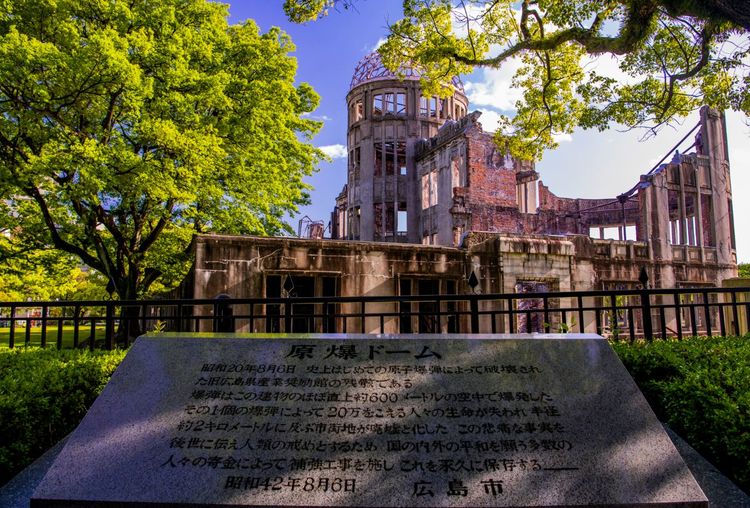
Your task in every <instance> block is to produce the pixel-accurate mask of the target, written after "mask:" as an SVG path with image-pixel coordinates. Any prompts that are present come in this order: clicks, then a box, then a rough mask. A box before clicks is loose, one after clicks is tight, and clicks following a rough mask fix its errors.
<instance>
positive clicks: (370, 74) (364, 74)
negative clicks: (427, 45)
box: [349, 51, 464, 93]
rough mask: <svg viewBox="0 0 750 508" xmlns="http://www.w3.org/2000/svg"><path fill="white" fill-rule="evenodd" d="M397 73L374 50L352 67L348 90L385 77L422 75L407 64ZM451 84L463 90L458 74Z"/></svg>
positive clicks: (400, 77)
mask: <svg viewBox="0 0 750 508" xmlns="http://www.w3.org/2000/svg"><path fill="white" fill-rule="evenodd" d="M399 74H401V75H400V76H398V75H396V74H395V73H393V72H391V71H390V70H389V69H388V68H386V66H385V65H383V62H382V60H381V59H380V55H379V54H378V52H377V51H374V52H372V53H370V54H369V55H367V56H365V57H364V58H362V60H360V61H359V63H358V64H357V67H356V68H355V69H354V74H353V75H352V81H351V83H350V84H349V90H351V89H353V88H354V87H356V86H359V85H361V84H363V83H369V82H371V81H378V80H386V79H399V80H414V81H418V80H419V79H421V77H422V74H421V73H420V72H419V71H418V70H416V69H414V68H412V67H408V66H403V67H401V69H400V72H399ZM451 84H452V85H453V86H454V87H455V89H456V90H457V91H459V92H461V93H463V92H464V84H463V83H462V82H461V79H460V78H459V77H458V76H453V78H452V80H451Z"/></svg>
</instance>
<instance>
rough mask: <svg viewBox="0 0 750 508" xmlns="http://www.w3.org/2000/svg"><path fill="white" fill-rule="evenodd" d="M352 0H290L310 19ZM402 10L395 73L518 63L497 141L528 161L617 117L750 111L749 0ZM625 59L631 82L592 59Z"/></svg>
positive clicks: (628, 122) (445, 2) (432, 75)
mask: <svg viewBox="0 0 750 508" xmlns="http://www.w3.org/2000/svg"><path fill="white" fill-rule="evenodd" d="M355 3H356V1H355V0H286V2H285V6H284V7H285V10H286V13H287V15H288V16H289V18H290V19H292V20H293V21H297V22H305V21H310V20H313V19H316V18H317V17H319V16H322V15H325V14H326V13H327V12H328V10H329V9H330V8H331V7H338V6H341V7H344V8H348V7H351V6H353V5H354V4H355ZM403 6H404V8H403V10H404V18H403V19H402V20H400V21H397V22H396V23H394V24H392V25H391V26H390V35H389V37H388V40H387V42H386V43H385V44H384V45H382V46H381V47H380V48H379V52H380V54H381V57H382V60H383V62H384V63H385V65H386V66H387V67H388V68H390V69H391V70H393V71H394V72H397V71H398V69H399V67H401V66H402V65H404V64H405V63H406V64H408V65H411V66H414V67H416V68H417V69H418V70H419V71H420V72H421V73H422V75H423V76H424V79H423V87H424V89H425V93H426V94H433V93H436V92H437V93H441V94H442V95H446V94H448V93H450V90H448V89H446V88H445V85H444V83H450V80H449V79H447V78H449V77H451V76H453V75H457V74H465V73H469V72H471V71H472V70H473V69H474V68H475V67H489V68H499V67H501V66H503V65H507V64H508V63H509V62H510V61H511V60H515V62H516V63H517V64H519V69H518V71H517V72H516V74H515V76H514V80H513V84H514V86H516V87H519V88H520V89H522V91H523V98H522V99H521V100H520V101H518V102H517V103H516V114H515V116H514V117H512V118H510V117H504V118H503V119H502V121H501V129H500V130H499V132H498V135H497V141H498V143H499V144H500V145H501V146H507V147H508V148H509V149H510V151H511V153H512V154H514V155H516V156H519V157H521V158H525V159H540V158H541V156H542V153H543V151H544V150H545V149H547V148H554V147H555V146H557V145H556V143H555V135H557V134H563V133H571V132H572V131H573V129H574V128H575V127H583V128H597V129H600V130H603V129H605V128H607V126H608V125H610V123H611V122H617V123H619V124H621V125H625V126H627V127H647V128H650V129H652V130H656V129H658V128H659V127H661V126H663V125H666V124H669V123H670V122H673V121H674V120H676V119H679V118H682V117H684V116H685V115H687V114H688V113H690V112H691V111H693V110H695V109H697V108H698V107H699V106H701V105H703V104H708V105H710V106H713V107H716V108H720V109H728V108H732V109H734V110H738V111H742V112H744V113H745V114H748V113H750V88H749V87H750V73H748V65H749V63H748V62H749V61H750V36H749V34H750V3H749V2H747V1H746V0H700V1H696V0H522V1H521V2H517V1H514V0H404V2H403ZM602 54H609V55H614V56H616V57H618V62H619V68H620V70H621V71H622V73H624V75H625V77H626V79H625V80H624V81H623V80H617V79H613V78H612V77H611V76H604V75H600V74H597V72H596V66H595V65H590V64H591V59H592V58H593V57H597V56H599V55H602Z"/></svg>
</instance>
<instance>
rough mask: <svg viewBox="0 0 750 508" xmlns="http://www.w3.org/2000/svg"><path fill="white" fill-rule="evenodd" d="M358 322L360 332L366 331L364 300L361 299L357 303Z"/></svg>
mask: <svg viewBox="0 0 750 508" xmlns="http://www.w3.org/2000/svg"><path fill="white" fill-rule="evenodd" d="M359 322H360V326H359V329H360V332H361V333H366V332H365V301H364V300H362V301H361V302H360V303H359Z"/></svg>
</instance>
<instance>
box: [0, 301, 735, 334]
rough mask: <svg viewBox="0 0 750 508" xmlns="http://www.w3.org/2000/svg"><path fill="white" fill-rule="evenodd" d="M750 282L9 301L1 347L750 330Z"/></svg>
mask: <svg viewBox="0 0 750 508" xmlns="http://www.w3.org/2000/svg"><path fill="white" fill-rule="evenodd" d="M749 321H750V288H715V287H703V288H681V289H636V290H618V291H577V292H556V293H551V292H550V293H511V294H486V295H479V294H468V295H419V296H415V295H412V296H373V297H311V298H292V297H288V298H221V299H214V300H210V299H203V300H142V301H141V300H139V301H114V300H113V301H68V302H5V303H2V302H0V347H5V346H7V347H10V348H13V347H16V346H19V345H24V346H28V345H34V346H41V347H46V346H49V345H52V344H54V345H55V346H56V347H57V348H80V347H86V348H89V349H94V348H105V349H112V348H114V347H122V346H126V345H127V344H128V343H130V342H131V341H132V339H133V338H134V337H137V336H139V335H141V334H143V333H147V332H154V331H157V332H159V331H173V332H256V333H257V332H265V333H567V332H575V333H598V334H600V335H603V336H605V337H609V338H613V339H629V340H634V339H638V338H645V339H647V340H652V339H664V338H669V337H676V338H679V339H681V338H683V337H685V336H696V335H745V334H747V333H748V322H749Z"/></svg>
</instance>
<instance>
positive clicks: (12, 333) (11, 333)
mask: <svg viewBox="0 0 750 508" xmlns="http://www.w3.org/2000/svg"><path fill="white" fill-rule="evenodd" d="M15 345H16V306H15V305H11V306H10V330H8V348H9V349H13V348H14V347H15Z"/></svg>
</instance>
